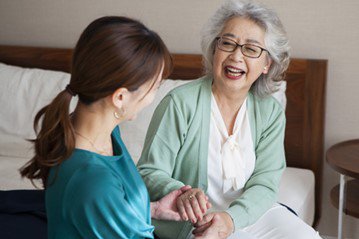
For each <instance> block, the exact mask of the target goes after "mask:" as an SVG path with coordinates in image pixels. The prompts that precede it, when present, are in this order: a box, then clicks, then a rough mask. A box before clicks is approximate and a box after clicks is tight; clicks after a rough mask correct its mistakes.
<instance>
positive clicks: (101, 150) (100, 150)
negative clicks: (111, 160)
mask: <svg viewBox="0 0 359 239" xmlns="http://www.w3.org/2000/svg"><path fill="white" fill-rule="evenodd" d="M75 134H77V135H78V136H80V137H81V138H83V139H85V140H86V141H87V142H89V143H90V145H91V146H92V148H94V149H95V150H96V151H97V152H99V153H100V154H104V155H106V156H112V154H111V153H109V152H107V151H106V150H104V149H99V148H97V147H96V146H95V144H94V143H93V142H92V141H91V140H90V139H89V138H87V137H86V136H84V135H82V134H80V133H79V132H77V131H75Z"/></svg>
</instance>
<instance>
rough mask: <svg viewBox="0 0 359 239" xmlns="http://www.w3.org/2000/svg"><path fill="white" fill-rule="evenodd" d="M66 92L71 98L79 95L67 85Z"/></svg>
mask: <svg viewBox="0 0 359 239" xmlns="http://www.w3.org/2000/svg"><path fill="white" fill-rule="evenodd" d="M65 90H66V91H67V92H68V93H69V94H70V95H71V96H76V95H77V94H76V93H75V92H74V91H73V90H71V87H70V85H67V86H66V89H65Z"/></svg>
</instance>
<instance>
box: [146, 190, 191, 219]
mask: <svg viewBox="0 0 359 239" xmlns="http://www.w3.org/2000/svg"><path fill="white" fill-rule="evenodd" d="M190 189H191V186H189V185H186V186H183V187H182V188H180V189H177V190H174V191H172V192H170V193H169V194H167V195H166V196H164V197H163V198H161V199H160V200H159V201H156V202H151V217H152V218H154V219H159V220H172V221H180V220H181V216H180V214H179V211H178V208H177V199H178V197H179V196H180V195H182V194H183V193H185V192H186V191H188V190H190Z"/></svg>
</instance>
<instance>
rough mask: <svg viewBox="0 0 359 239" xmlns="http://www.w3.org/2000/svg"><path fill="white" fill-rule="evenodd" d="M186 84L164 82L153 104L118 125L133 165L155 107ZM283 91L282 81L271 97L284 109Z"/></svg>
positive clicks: (174, 81)
mask: <svg viewBox="0 0 359 239" xmlns="http://www.w3.org/2000/svg"><path fill="white" fill-rule="evenodd" d="M188 82H190V81H188V80H165V81H164V83H163V84H162V85H161V87H160V88H159V89H158V92H157V95H156V97H155V100H154V101H153V103H152V104H151V105H149V106H148V107H146V108H145V109H144V110H142V111H141V112H140V113H139V115H138V116H137V119H135V120H133V121H126V122H123V123H121V124H120V129H121V135H123V137H122V139H123V141H124V142H125V145H126V147H127V149H128V151H129V153H130V155H131V156H132V158H133V160H134V161H135V163H137V161H138V160H139V158H140V156H141V152H142V147H143V144H144V141H145V137H146V133H147V128H148V126H149V124H150V121H151V118H152V115H153V112H154V111H155V109H156V107H157V105H158V104H159V103H160V101H161V100H162V98H163V97H164V96H165V95H166V94H167V93H168V92H169V91H170V90H171V89H173V88H175V87H177V86H180V85H183V84H185V83H188ZM285 90H286V82H285V81H283V82H282V83H281V84H280V86H279V90H278V91H277V92H276V93H274V94H273V97H274V98H276V99H277V100H278V101H279V103H281V105H282V106H283V108H284V109H285V106H286V102H287V98H286V96H285Z"/></svg>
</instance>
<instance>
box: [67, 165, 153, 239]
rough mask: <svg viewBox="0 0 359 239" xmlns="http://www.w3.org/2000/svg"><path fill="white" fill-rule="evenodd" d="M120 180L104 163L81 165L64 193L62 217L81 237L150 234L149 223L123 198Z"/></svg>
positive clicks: (120, 236) (146, 235)
mask: <svg viewBox="0 0 359 239" xmlns="http://www.w3.org/2000/svg"><path fill="white" fill-rule="evenodd" d="M123 183H124V182H123V181H122V180H121V178H120V177H116V176H115V174H114V173H113V172H112V171H111V170H109V169H108V168H107V167H105V166H102V165H86V166H84V167H83V168H81V170H78V171H76V173H75V174H74V175H73V177H72V179H71V181H70V182H69V184H68V186H67V188H66V192H65V193H64V202H65V203H64V209H63V212H64V213H65V215H64V217H65V219H66V220H68V221H69V222H71V224H72V225H73V226H74V227H75V228H76V230H77V231H78V232H79V233H80V234H81V235H82V237H83V238H95V237H96V238H97V237H100V238H127V237H128V236H129V235H133V236H135V235H143V237H148V238H152V237H153V236H152V231H153V227H152V226H151V225H150V224H148V223H147V222H146V221H145V220H144V219H143V218H142V217H140V216H139V215H138V213H144V212H136V211H135V210H133V206H132V205H130V203H129V202H128V201H127V200H126V193H125V191H124V189H123Z"/></svg>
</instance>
